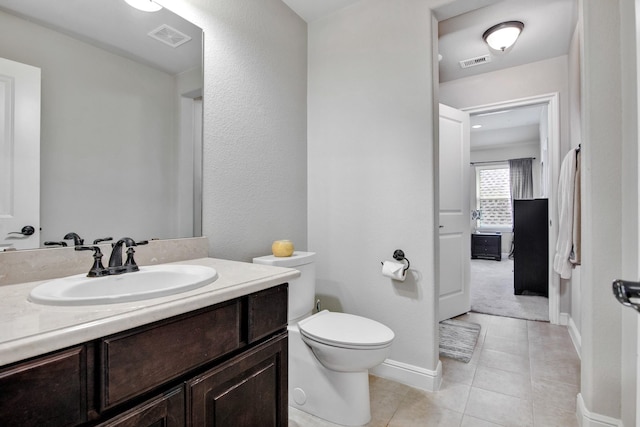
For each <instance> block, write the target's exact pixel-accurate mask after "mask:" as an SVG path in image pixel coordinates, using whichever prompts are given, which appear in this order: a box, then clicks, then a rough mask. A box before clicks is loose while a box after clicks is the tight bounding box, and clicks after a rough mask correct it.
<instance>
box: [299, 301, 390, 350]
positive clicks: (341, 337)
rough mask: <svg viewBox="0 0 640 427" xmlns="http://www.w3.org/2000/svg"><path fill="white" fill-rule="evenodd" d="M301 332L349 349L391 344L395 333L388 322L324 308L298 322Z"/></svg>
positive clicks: (329, 343)
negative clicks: (384, 323)
mask: <svg viewBox="0 0 640 427" xmlns="http://www.w3.org/2000/svg"><path fill="white" fill-rule="evenodd" d="M298 327H299V328H300V333H301V334H302V335H303V336H304V337H306V338H308V339H310V340H313V341H316V342H319V343H322V344H326V345H329V346H333V347H340V348H349V349H360V350H367V349H377V348H384V347H388V346H389V345H390V344H391V341H393V338H394V336H395V335H394V333H393V331H392V330H391V329H389V328H388V327H387V326H385V325H383V324H382V323H380V322H376V321H375V320H371V319H367V318H366V317H362V316H356V315H353V314H346V313H333V312H330V311H328V310H323V311H321V312H319V313H317V314H314V315H313V316H310V317H308V318H306V319H303V320H301V321H300V322H298Z"/></svg>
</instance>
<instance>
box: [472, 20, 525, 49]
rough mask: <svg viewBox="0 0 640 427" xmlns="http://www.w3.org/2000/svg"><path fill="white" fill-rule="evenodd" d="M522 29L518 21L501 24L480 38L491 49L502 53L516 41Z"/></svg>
mask: <svg viewBox="0 0 640 427" xmlns="http://www.w3.org/2000/svg"><path fill="white" fill-rule="evenodd" d="M523 28H524V24H523V23H522V22H520V21H507V22H502V23H500V24H498V25H494V26H493V27H491V28H489V29H488V30H487V31H485V32H484V34H483V35H482V38H483V39H484V41H485V42H486V43H487V44H488V45H489V47H490V48H491V49H493V50H496V51H501V52H504V51H505V50H506V49H509V48H510V47H511V46H513V44H514V43H515V42H516V40H518V36H520V33H521V32H522V29H523Z"/></svg>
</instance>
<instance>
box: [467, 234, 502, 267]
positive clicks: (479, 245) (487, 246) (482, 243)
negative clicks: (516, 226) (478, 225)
mask: <svg viewBox="0 0 640 427" xmlns="http://www.w3.org/2000/svg"><path fill="white" fill-rule="evenodd" d="M501 252H502V234H500V233H472V234H471V259H477V258H483V259H494V260H496V261H500V260H501V259H502V253H501Z"/></svg>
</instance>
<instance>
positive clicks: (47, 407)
mask: <svg viewBox="0 0 640 427" xmlns="http://www.w3.org/2000/svg"><path fill="white" fill-rule="evenodd" d="M86 371H87V349H86V347H85V346H80V347H74V348H71V349H68V350H64V351H61V352H58V353H55V354H51V355H49V356H44V357H41V358H39V359H36V360H32V361H29V362H24V363H20V364H18V365H15V366H11V367H8V368H3V369H2V370H0V425H2V426H16V427H18V426H19V427H29V426H34V427H35V426H37V427H43V426H55V427H59V426H72V425H76V424H80V423H82V422H85V421H87V387H88V384H87V376H86Z"/></svg>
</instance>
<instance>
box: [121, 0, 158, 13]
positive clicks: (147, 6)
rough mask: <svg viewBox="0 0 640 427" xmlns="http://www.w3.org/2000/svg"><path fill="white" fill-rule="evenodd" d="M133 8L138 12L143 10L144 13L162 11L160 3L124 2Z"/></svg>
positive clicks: (134, 0) (147, 1) (149, 1)
mask: <svg viewBox="0 0 640 427" xmlns="http://www.w3.org/2000/svg"><path fill="white" fill-rule="evenodd" d="M124 1H126V2H127V4H129V6H131V7H135V8H136V9H138V10H142V11H143V12H157V11H159V10H160V9H162V6H160V5H159V4H158V3H156V2H154V1H153V0H124Z"/></svg>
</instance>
